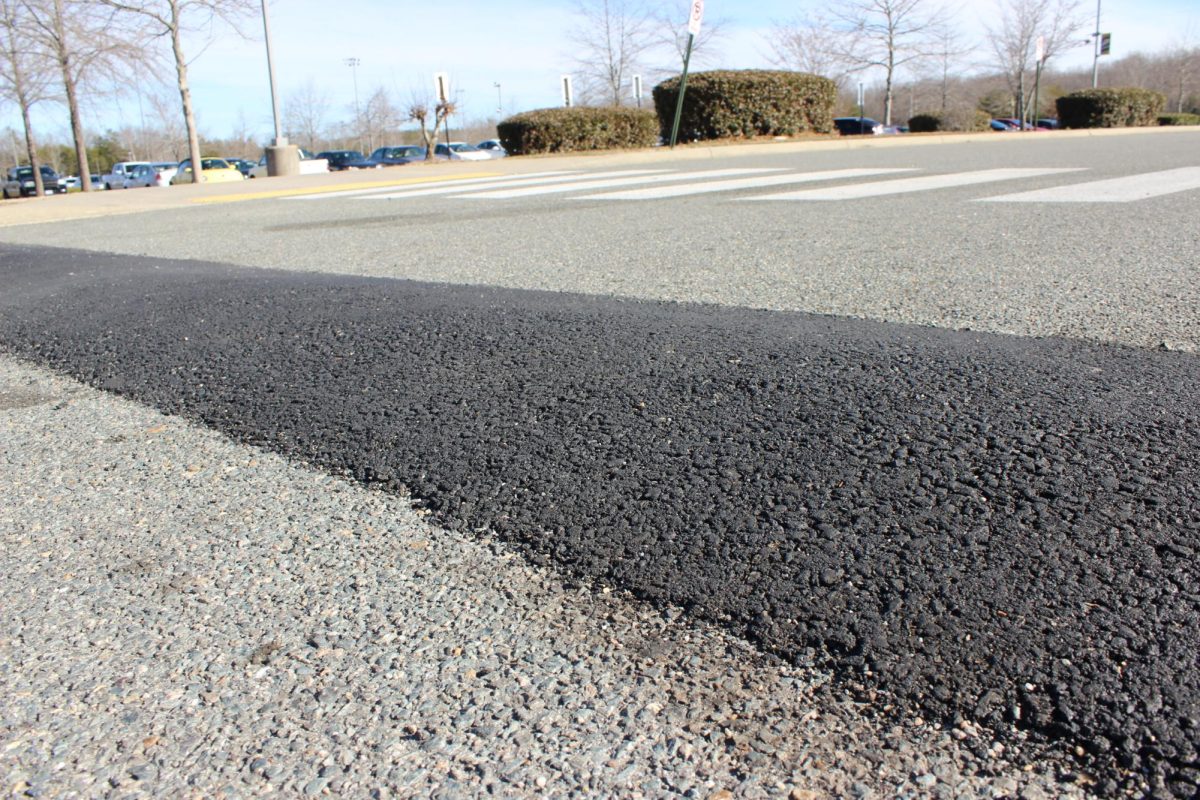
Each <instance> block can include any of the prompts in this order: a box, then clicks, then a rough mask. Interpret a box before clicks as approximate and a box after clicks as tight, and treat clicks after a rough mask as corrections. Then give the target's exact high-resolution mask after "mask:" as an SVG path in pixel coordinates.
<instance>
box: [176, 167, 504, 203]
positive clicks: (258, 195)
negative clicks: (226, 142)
mask: <svg viewBox="0 0 1200 800" xmlns="http://www.w3.org/2000/svg"><path fill="white" fill-rule="evenodd" d="M504 174H505V173H503V172H464V173H463V174H461V175H453V176H451V175H430V176H426V177H424V178H405V179H404V180H399V181H360V182H359V183H343V184H339V185H337V186H310V187H308V188H306V189H276V190H275V191H271V192H251V193H249V194H222V195H218V196H217V197H197V198H196V199H194V200H192V201H191V202H192V203H199V204H201V205H203V204H206V203H238V202H241V201H242V200H264V199H267V198H271V197H295V196H298V195H305V194H327V193H331V192H352V191H354V190H356V189H375V188H379V189H387V188H392V187H395V186H411V185H414V184H421V183H453V182H454V181H461V180H467V179H468V178H495V177H499V176H502V175H504Z"/></svg>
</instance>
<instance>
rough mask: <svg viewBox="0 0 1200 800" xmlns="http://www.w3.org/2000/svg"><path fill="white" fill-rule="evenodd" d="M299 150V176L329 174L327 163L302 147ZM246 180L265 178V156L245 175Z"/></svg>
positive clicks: (264, 154)
mask: <svg viewBox="0 0 1200 800" xmlns="http://www.w3.org/2000/svg"><path fill="white" fill-rule="evenodd" d="M299 150H300V174H301V175H320V174H322V173H325V172H329V161H327V160H326V159H324V158H318V157H316V156H314V155H313V154H312V153H310V152H308V151H307V150H305V149H304V148H303V147H301V148H299ZM246 177H247V178H265V177H267V154H266V153H263V156H262V158H260V159H259V160H258V163H257V164H255V165H254V166H253V167H252V168H251V169H250V172H248V173H247V174H246Z"/></svg>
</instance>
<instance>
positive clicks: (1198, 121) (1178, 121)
mask: <svg viewBox="0 0 1200 800" xmlns="http://www.w3.org/2000/svg"><path fill="white" fill-rule="evenodd" d="M1158 124H1159V125H1200V114H1159V115H1158Z"/></svg>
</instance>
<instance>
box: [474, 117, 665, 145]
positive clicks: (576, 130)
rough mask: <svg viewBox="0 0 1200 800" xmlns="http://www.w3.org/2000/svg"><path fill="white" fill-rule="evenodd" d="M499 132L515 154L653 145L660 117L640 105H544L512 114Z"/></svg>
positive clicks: (497, 128) (497, 129) (501, 140)
mask: <svg viewBox="0 0 1200 800" xmlns="http://www.w3.org/2000/svg"><path fill="white" fill-rule="evenodd" d="M496 132H497V134H498V135H499V139H500V143H501V144H503V145H504V149H505V150H507V151H508V152H509V153H510V154H512V155H528V154H530V153H569V152H574V151H579V150H608V149H613V148H625V147H630V148H634V147H652V146H653V145H654V143H655V141H657V138H658V120H657V119H655V117H654V112H652V111H643V110H641V109H637V108H615V107H609V108H591V107H587V106H574V107H571V108H543V109H541V110H538V111H526V112H524V113H521V114H516V115H514V116H511V117H509V118H508V119H506V120H504V121H502V122H501V123H500V124H499V125H497V126H496Z"/></svg>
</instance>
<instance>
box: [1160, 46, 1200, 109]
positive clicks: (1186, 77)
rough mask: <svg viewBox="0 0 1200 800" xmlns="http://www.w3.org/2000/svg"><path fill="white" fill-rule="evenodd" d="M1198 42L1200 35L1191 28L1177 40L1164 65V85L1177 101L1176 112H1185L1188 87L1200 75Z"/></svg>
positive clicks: (1199, 48) (1169, 94) (1170, 95)
mask: <svg viewBox="0 0 1200 800" xmlns="http://www.w3.org/2000/svg"><path fill="white" fill-rule="evenodd" d="M1198 41H1200V35H1197V33H1196V30H1195V28H1189V29H1188V30H1187V31H1186V32H1185V33H1184V35H1183V36H1182V37H1180V38H1179V39H1177V40H1176V43H1175V46H1174V47H1173V48H1171V52H1170V53H1169V54H1168V55H1167V58H1166V63H1165V64H1164V65H1163V67H1164V71H1165V72H1166V76H1164V77H1166V80H1164V81H1163V83H1164V84H1166V86H1168V87H1170V91H1169V92H1167V94H1168V96H1169V97H1171V98H1172V99H1173V100H1174V101H1175V110H1176V111H1178V112H1180V113H1182V112H1183V106H1184V102H1185V99H1186V97H1187V95H1188V87H1189V86H1191V85H1192V82H1193V81H1194V80H1195V79H1196V76H1197V75H1200V47H1197V42H1198Z"/></svg>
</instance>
